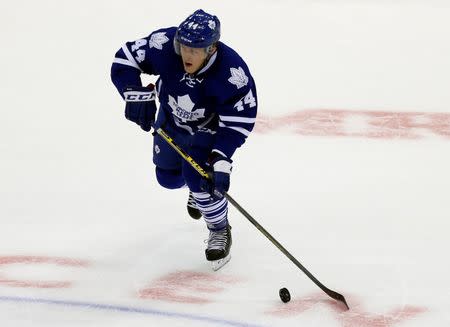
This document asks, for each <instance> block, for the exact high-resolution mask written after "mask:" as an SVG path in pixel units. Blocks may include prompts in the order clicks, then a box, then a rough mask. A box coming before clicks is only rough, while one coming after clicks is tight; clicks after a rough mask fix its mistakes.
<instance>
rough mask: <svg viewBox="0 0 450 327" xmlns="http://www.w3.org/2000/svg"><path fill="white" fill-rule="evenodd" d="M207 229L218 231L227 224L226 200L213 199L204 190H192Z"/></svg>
mask: <svg viewBox="0 0 450 327" xmlns="http://www.w3.org/2000/svg"><path fill="white" fill-rule="evenodd" d="M192 195H193V196H194V198H195V202H196V203H197V207H198V209H199V210H200V211H201V213H202V215H203V218H204V219H205V221H206V225H207V226H208V229H209V230H212V231H218V230H221V229H224V228H225V227H226V226H227V225H228V200H227V199H226V198H223V199H220V200H218V201H213V200H212V198H211V195H209V194H208V193H206V192H192Z"/></svg>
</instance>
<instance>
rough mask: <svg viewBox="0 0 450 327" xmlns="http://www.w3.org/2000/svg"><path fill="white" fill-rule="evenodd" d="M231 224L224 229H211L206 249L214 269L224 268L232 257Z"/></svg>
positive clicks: (207, 257)
mask: <svg viewBox="0 0 450 327" xmlns="http://www.w3.org/2000/svg"><path fill="white" fill-rule="evenodd" d="M231 243H232V239H231V226H230V225H227V227H225V228H224V229H222V230H219V231H210V232H209V239H208V247H207V249H206V250H205V255H206V260H208V261H210V262H211V267H212V269H213V270H214V271H216V270H219V269H220V268H222V267H223V266H224V265H225V264H226V263H227V262H228V261H230V259H231V254H230V248H231Z"/></svg>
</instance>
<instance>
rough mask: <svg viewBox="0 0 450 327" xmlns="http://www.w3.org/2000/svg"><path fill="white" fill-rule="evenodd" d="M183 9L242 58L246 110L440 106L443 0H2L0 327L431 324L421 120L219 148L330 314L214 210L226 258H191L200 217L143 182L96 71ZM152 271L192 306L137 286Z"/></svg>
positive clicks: (235, 222) (440, 231)
mask: <svg viewBox="0 0 450 327" xmlns="http://www.w3.org/2000/svg"><path fill="white" fill-rule="evenodd" d="M200 7H201V8H204V9H205V10H209V11H211V12H214V13H216V14H217V15H218V16H219V17H220V18H221V21H222V27H223V29H222V30H223V40H224V41H225V42H227V43H228V44H230V45H231V46H232V47H234V48H236V49H237V50H238V51H239V52H240V53H241V55H242V56H243V57H244V58H245V60H246V61H247V63H248V64H249V67H250V69H251V70H252V72H253V75H254V77H255V79H256V82H257V86H258V96H259V110H260V113H261V115H264V116H268V117H281V116H283V115H286V114H292V113H296V112H298V111H300V110H316V109H317V110H320V109H336V110H358V111H380V110H381V111H386V112H420V113H432V112H438V113H443V114H445V115H449V114H450V92H449V86H450V64H449V58H450V33H449V31H450V5H449V4H448V1H437V0H416V1H406V0H397V1H387V0H384V1H381V0H379V1H376V0H363V1H351V0H347V1H344V0H336V1H331V0H319V1H306V0H303V1H301V0H289V1H275V0H260V1H256V0H251V1H246V2H244V1H221V2H218V1H217V2H213V1H173V0H166V1H142V0H136V1H133V2H124V1H115V0H114V1H87V0H78V1H69V0H68V1H56V0H52V1H50V0H47V1H30V0H19V1H3V2H1V3H0V39H1V41H2V48H1V51H0V72H1V78H0V95H1V109H0V114H1V115H0V223H1V224H0V325H1V326H8V327H9V326H18V327H28V326H33V327H35V326H38V327H41V326H42V327H44V326H50V327H51V326H96V327H97V326H108V327H110V326H183V327H188V326H283V327H284V326H346V327H356V326H369V327H380V326H381V327H390V326H399V327H402V326H408V327H413V326H448V325H450V314H449V307H450V287H449V285H448V276H450V262H449V259H448V258H449V255H448V250H449V248H450V238H449V226H450V224H449V221H448V220H449V219H450V203H449V202H450V201H449V200H450V197H449V185H450V171H449V167H450V139H449V138H448V137H447V138H445V137H441V136H438V135H436V134H434V135H426V137H423V138H419V139H402V138H399V139H377V138H375V139H373V138H364V137H360V138H358V137H352V138H350V137H335V136H333V135H328V136H322V137H318V136H302V135H300V134H295V133H293V132H292V131H283V129H276V130H273V131H271V132H269V133H258V132H255V133H253V134H252V135H251V137H250V138H249V140H248V142H247V143H246V145H245V146H244V147H243V148H242V149H241V150H239V152H238V153H237V154H236V157H235V168H234V172H233V176H232V189H231V190H230V194H232V195H233V196H234V197H235V198H236V200H238V202H239V203H240V204H241V205H242V206H243V207H244V208H245V209H247V210H248V211H249V212H250V213H251V214H252V215H253V216H254V217H255V218H256V219H257V220H258V222H259V223H261V224H262V225H263V226H264V227H265V228H266V229H268V230H269V231H270V232H271V233H272V235H273V236H275V237H276V238H277V239H278V240H279V241H280V242H281V243H282V244H283V245H284V246H285V247H286V248H287V249H288V250H289V251H290V252H291V253H292V254H293V255H294V256H295V257H296V258H297V259H298V260H299V261H300V262H302V263H303V264H304V265H305V266H306V267H307V268H308V269H309V270H310V271H311V272H312V273H313V274H314V275H315V276H316V277H317V278H318V279H319V280H320V281H322V282H323V283H324V284H325V285H326V286H328V287H329V288H331V289H333V290H335V291H338V292H340V293H342V294H343V295H345V296H346V298H347V300H348V302H349V305H350V307H351V311H350V312H342V311H339V310H338V309H337V308H336V307H335V306H334V304H333V303H332V302H329V300H328V297H327V296H326V295H325V294H324V293H322V292H321V291H320V290H319V289H318V288H317V287H316V286H315V285H314V284H313V283H312V282H311V281H310V280H309V279H307V277H306V276H305V275H304V274H303V273H302V272H301V271H300V270H299V269H298V268H296V267H295V266H294V265H293V264H292V263H291V262H290V261H289V260H288V259H287V258H286V257H284V256H283V255H282V254H281V252H279V251H278V250H277V249H276V248H275V247H274V246H273V245H272V244H271V243H270V242H269V241H268V240H267V239H266V238H264V236H263V235H262V234H261V233H260V232H259V231H257V230H256V229H255V228H254V227H253V226H252V225H251V224H250V223H249V222H248V221H247V220H246V219H245V218H244V217H243V216H242V215H241V214H240V213H238V212H237V211H236V210H235V209H234V208H231V209H230V221H231V224H232V226H233V238H234V244H233V248H232V254H233V258H232V260H231V261H230V263H229V264H228V265H227V266H226V267H224V268H223V269H222V270H220V271H218V272H216V273H212V272H211V270H210V268H209V266H208V264H207V262H206V261H205V259H204V254H203V249H204V243H203V240H204V239H205V238H206V237H207V231H206V228H205V225H204V223H202V222H201V221H192V220H191V219H190V218H188V217H187V214H186V212H185V201H186V196H187V194H186V190H185V189H184V190H179V191H168V190H164V189H162V188H161V187H159V186H158V185H157V183H156V181H155V178H154V173H153V169H154V168H153V165H152V161H151V144H152V142H151V137H150V135H149V134H146V133H144V132H142V131H140V129H139V128H138V127H137V126H135V125H133V124H132V123H130V122H127V121H126V120H125V119H124V118H123V103H122V102H121V99H120V97H119V96H118V95H117V93H116V90H115V89H114V87H113V85H112V83H111V82H110V80H109V69H110V65H111V61H112V58H113V56H114V53H115V51H116V50H117V49H118V48H119V47H120V46H122V44H123V43H124V42H125V41H127V40H133V39H136V38H138V37H141V36H145V35H147V34H148V33H149V32H151V31H152V30H154V29H157V28H159V27H163V26H172V25H176V24H178V23H179V22H180V21H181V20H182V19H184V18H185V17H186V16H187V15H188V14H189V13H191V12H192V11H194V10H195V9H197V8H200ZM447 117H448V116H447ZM354 124H355V125H354V126H353V128H355V129H357V128H360V127H359V125H358V123H357V122H356V121H355V122H354ZM357 125H358V126H357ZM348 128H352V126H348ZM424 133H425V131H424ZM430 134H433V133H430ZM8 258H9V259H8ZM11 258H16V259H19V260H20V259H21V260H23V261H25V262H22V263H16V264H7V263H8V260H11ZM27 258H28V259H27ZM33 258H34V259H35V260H37V258H44V259H45V258H47V259H48V258H50V259H48V260H51V258H68V259H71V260H81V261H80V262H82V263H84V264H85V265H82V266H70V265H69V266H67V265H64V264H63V263H64V262H63V263H61V261H57V262H50V263H38V262H34V263H33V262H32V260H33ZM71 262H73V261H71ZM171 276H172V277H173V278H172V279H170V280H169V279H168V278H169V277H171ZM211 279H212V280H211ZM8 280H10V281H11V280H16V281H25V280H27V281H41V282H43V283H44V282H46V281H58V280H62V281H71V282H72V284H70V286H68V287H66V288H37V287H24V286H25V285H22V287H21V285H15V286H14V287H13V285H11V282H10V283H9V284H8ZM183 281H184V282H185V283H187V284H184V285H183V284H182V282H183ZM155 285H156V286H155ZM158 285H159V286H158ZM161 285H162V286H161ZM41 286H42V285H41ZM157 286H158V287H160V288H162V290H163V291H165V292H166V295H167V292H173V294H175V295H180V294H181V295H186V296H188V297H191V299H192V297H193V296H194V297H199V298H201V299H207V300H209V301H210V302H209V303H204V304H201V303H192V302H193V301H191V302H189V301H188V303H180V302H175V301H174V298H172V299H169V300H167V299H165V300H164V299H161V298H159V299H158V298H157V299H148V298H146V299H145V298H140V297H139V294H141V293H142V290H145V289H147V290H148V289H149V287H153V289H154V288H155V287H156V288H157ZM206 286H210V287H213V289H212V290H210V292H209V293H208V292H207V289H206V290H205V289H204V288H202V287H206ZM283 286H285V287H288V288H289V290H290V291H291V295H292V301H291V303H289V304H283V303H281V302H280V300H279V298H278V289H279V288H280V287H283ZM190 287H191V288H190ZM215 287H221V289H219V288H215ZM194 302H195V301H194ZM277 313H278V314H277Z"/></svg>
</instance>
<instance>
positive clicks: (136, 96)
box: [124, 92, 155, 102]
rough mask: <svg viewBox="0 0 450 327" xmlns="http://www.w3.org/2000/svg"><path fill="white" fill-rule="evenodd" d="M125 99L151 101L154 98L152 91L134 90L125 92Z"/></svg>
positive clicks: (129, 100)
mask: <svg viewBox="0 0 450 327" xmlns="http://www.w3.org/2000/svg"><path fill="white" fill-rule="evenodd" d="M124 95H125V101H128V102H141V101H151V100H154V99H155V94H154V93H136V92H126V93H124Z"/></svg>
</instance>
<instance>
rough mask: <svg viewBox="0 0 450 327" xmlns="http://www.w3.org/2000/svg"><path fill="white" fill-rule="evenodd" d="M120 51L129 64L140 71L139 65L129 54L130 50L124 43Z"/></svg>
mask: <svg viewBox="0 0 450 327" xmlns="http://www.w3.org/2000/svg"><path fill="white" fill-rule="evenodd" d="M122 51H123V53H124V54H125V56H126V57H127V59H128V61H129V62H130V63H131V66H132V67H134V68H137V69H139V70H140V71H141V72H142V69H141V67H139V65H138V64H137V62H136V60H134V58H133V56H132V55H131V52H130V50H128V47H127V45H126V44H125V45H124V46H123V47H122Z"/></svg>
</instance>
